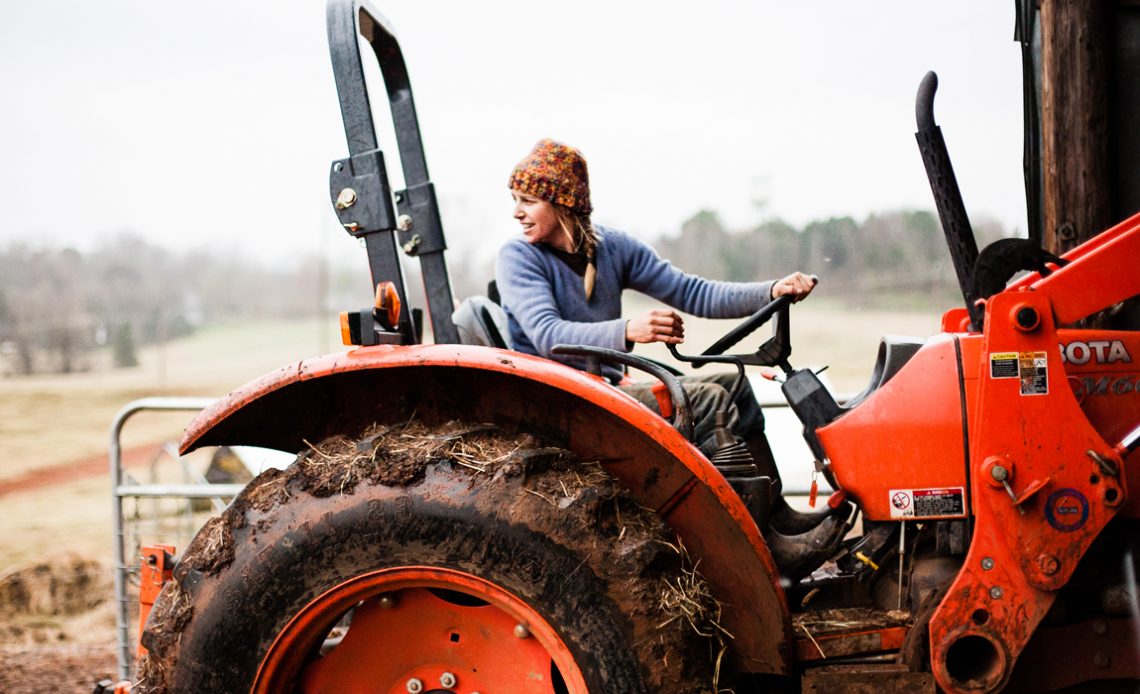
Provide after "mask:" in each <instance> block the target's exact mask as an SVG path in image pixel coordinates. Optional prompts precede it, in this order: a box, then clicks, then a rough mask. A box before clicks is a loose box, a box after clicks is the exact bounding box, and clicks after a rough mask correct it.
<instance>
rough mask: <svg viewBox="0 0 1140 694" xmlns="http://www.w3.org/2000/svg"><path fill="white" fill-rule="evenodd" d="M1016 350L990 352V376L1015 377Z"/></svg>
mask: <svg viewBox="0 0 1140 694" xmlns="http://www.w3.org/2000/svg"><path fill="white" fill-rule="evenodd" d="M1018 375H1019V374H1018V370H1017V352H994V353H992V354H990V378H1017V377H1018Z"/></svg>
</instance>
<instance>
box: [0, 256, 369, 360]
mask: <svg viewBox="0 0 1140 694" xmlns="http://www.w3.org/2000/svg"><path fill="white" fill-rule="evenodd" d="M357 279H358V280H361V281H362V283H363V285H364V286H363V289H364V290H365V291H367V282H366V276H365V277H364V278H357ZM348 281H349V280H347V279H346V278H344V277H342V276H340V275H334V276H331V277H330V271H329V269H328V268H327V267H326V263H324V262H322V261H321V259H320V258H318V257H316V256H302V257H300V258H298V260H297V261H295V262H293V263H290V264H289V265H288V266H287V267H272V266H266V265H265V264H262V263H259V262H255V261H254V260H251V259H249V258H242V257H234V256H232V255H224V254H221V253H217V252H211V251H194V252H188V253H176V252H173V251H170V250H168V249H165V248H162V247H160V246H157V245H154V244H152V243H149V242H147V241H145V240H143V239H141V238H140V237H138V236H135V235H131V234H123V235H120V236H117V237H115V238H113V239H111V240H109V241H106V242H104V243H102V244H100V245H99V246H97V247H96V248H95V249H94V250H92V251H90V252H86V253H84V252H80V251H77V250H74V249H71V248H62V249H60V248H48V247H33V246H31V245H29V244H25V243H13V244H9V245H8V246H7V247H3V248H0V373H3V374H9V375H10V374H33V373H70V372H74V371H84V370H88V369H91V368H93V367H94V366H95V363H94V361H95V360H97V359H103V360H104V361H106V360H108V359H109V360H110V361H111V364H112V365H113V366H133V365H135V364H137V360H138V353H137V348H138V347H139V346H141V345H145V344H150V343H155V342H161V341H165V340H171V339H174V338H177V337H181V336H184V335H187V334H189V333H190V332H192V331H193V330H195V329H196V328H198V327H200V326H203V325H210V324H219V323H232V322H236V321H243V320H248V321H258V320H266V319H281V318H295V317H304V316H312V315H315V314H317V313H318V312H320V311H321V310H322V309H323V308H324V307H323V305H322V304H323V302H324V301H326V300H327V297H328V295H329V294H330V292H331V293H336V292H337V291H338V287H340V286H341V285H343V284H345V283H346V282H348Z"/></svg>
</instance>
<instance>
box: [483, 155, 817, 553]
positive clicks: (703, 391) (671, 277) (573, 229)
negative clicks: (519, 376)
mask: <svg viewBox="0 0 1140 694" xmlns="http://www.w3.org/2000/svg"><path fill="white" fill-rule="evenodd" d="M509 187H510V190H511V195H512V197H513V199H514V201H515V211H514V218H515V219H516V220H517V221H518V222H519V224H520V225H521V226H522V236H521V237H516V238H514V239H511V240H510V241H508V242H507V243H506V244H505V245H504V246H503V248H502V249H501V250H500V252H499V257H498V263H497V265H496V281H497V283H498V288H499V292H500V294H501V296H502V304H503V309H504V310H505V311H506V314H507V321H508V327H509V330H510V341H511V345H512V347H513V348H514V349H515V350H517V351H520V352H524V353H527V354H535V355H539V356H543V357H546V358H548V359H556V360H559V361H562V362H564V363H567V364H569V365H571V366H575V367H577V368H585V362H584V360H582V359H580V358H574V357H562V356H556V355H552V354H551V353H550V350H551V348H552V347H554V345H557V344H578V345H592V346H596V347H607V348H609V349H614V350H619V351H624V352H628V351H630V350H631V349H632V347H633V345H634V343H650V342H665V343H672V344H677V343H680V342H682V341H683V340H684V337H685V326H684V321H683V320H682V318H681V316H680V315H679V314H678V313H677V312H676V311H673V310H669V309H654V310H651V311H648V312H646V313H644V314H642V315H640V316H637V317H635V318H632V319H625V318H622V316H621V294H622V291H623V290H625V289H633V290H636V291H639V292H641V293H643V294H646V295H648V296H650V297H653V298H654V299H657V300H659V301H661V302H663V303H665V304H667V305H669V306H672V307H673V308H675V309H678V310H680V311H684V312H685V313H691V314H693V315H696V316H701V317H706V318H740V317H744V316H748V315H750V314H752V313H754V312H756V311H757V310H759V309H760V308H762V307H763V306H764V305H765V304H767V303H768V302H769V301H771V300H772V299H774V298H775V297H778V296H785V295H787V296H792V297H794V300H795V301H799V300H801V299H803V298H804V297H806V296H807V295H808V294H810V293H811V291H812V289H813V288H814V287H815V284H816V281H817V280H816V278H815V277H812V276H810V275H805V274H804V273H801V272H794V273H792V274H790V275H788V276H787V277H784V278H783V279H780V280H775V281H768V282H751V283H740V282H717V281H712V280H706V279H704V278H701V277H697V276H695V275H689V274H686V273H684V272H682V271H681V270H679V269H677V268H676V267H674V266H673V265H672V264H670V263H669V262H668V261H666V260H663V259H661V258H660V257H659V256H658V255H657V254H656V252H655V251H654V250H653V249H652V248H650V247H649V246H648V245H646V244H645V243H643V242H641V241H639V240H637V239H636V238H634V237H632V236H630V235H628V234H626V233H624V232H621V231H618V230H616V229H611V228H608V227H603V226H600V225H595V224H593V223H592V222H591V221H590V213H591V212H592V211H593V207H592V206H591V204H590V186H589V175H588V173H587V170H586V160H585V159H584V158H583V157H582V154H581V153H580V152H579V151H578V150H576V149H574V148H573V147H569V146H567V145H564V144H561V143H558V142H555V141H553V140H542V141H540V142H539V143H538V144H537V145H535V147H534V149H533V150H532V151H531V152H530V154H528V155H527V156H526V157H525V158H524V159H523V160H522V161H520V162H519V164H518V165H517V166H516V167H515V169H514V171H513V172H512V173H511V177H510V183H509ZM603 371H604V373H605V375H606V376H607V377H609V378H611V380H613V381H614V382H615V383H616V382H617V381H618V380H619V379H620V377H621V372H620V370H619V369H618V368H617V367H615V366H609V365H607V366H603ZM734 376H735V374H714V375H712V376H707V377H692V376H690V377H685V378H683V379H682V383H683V385H684V387H685V389H686V391H687V393H688V394H689V398H690V401H691V404H692V409H693V419H694V429H695V431H694V440H695V442H696V443H697V445H698V446H700V448H701V450H702V452H704V454H705V455H706V456H707V457H710V458H711V457H712V455H713V454H714V453H715V452H716V448H717V445H716V437H715V433H714V432H715V424H714V422H715V413H716V411H717V410H718V409H721V408H726V409H727V411H728V413H729V421H728V423H727V424H728V426H729V428H730V429H731V431H732V432H733V433H734V434H735V435H736V436H738V437H739V438H740V439H741V440H743V441H744V442H745V443H746V444H747V445H748V448H749V450H750V451H751V452H752V454H753V457H754V459H755V460H756V463H757V465H758V466H759V468H760V472H761V474H763V475H767V476H768V477H770V478H771V479H772V480H773V483H774V486H776V488H777V490H778V482H779V474H778V472H777V470H776V467H775V464H774V461H773V460H772V456H771V451H770V449H769V448H768V443H767V440H766V439H765V437H764V420H763V416H762V414H761V412H760V407H759V406H758V405H757V403H756V399H755V396H754V395H753V394H752V389H751V388H750V387H749V386H748V383H747V381H745V384H744V385H745V387H744V388H743V389H742V392H741V394H740V396H739V397H738V398H737V399H736V401H735V403H730V402H728V401H729V398H730V395H729V391H728V389H727V386H729V385H730V384H731V382H732V379H733V377H734ZM623 389H624V390H626V391H627V392H629V393H630V394H631V395H633V396H634V397H636V398H637V399H638V400H640V401H641V402H643V403H644V404H645V405H647V406H648V407H650V408H652V409H653V410H655V411H659V410H657V402H656V399H655V398H654V396H653V395H652V392H651V390H650V388H649V387H648V386H638V385H634V386H623ZM777 498H778V503H777V506H776V507H775V508H774V509H773V510H774V511H775V513H774V515H773V518H772V522H773V525H774V526H777V527H779V526H780V525H783V526H784V527H783V528H780V529H781V530H783V531H784V532H793V533H799V532H803V531H804V530H809V529H811V528H813V527H815V526H817V525H818V524H819V523H820V522H821V521H822V517H817V516H815V515H814V514H813V515H811V516H802V515H799V514H795V513H794V512H791V511H790V509H787V507H786V505H785V504H783V503H782V498H781V497H777Z"/></svg>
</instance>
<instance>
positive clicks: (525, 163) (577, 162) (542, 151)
mask: <svg viewBox="0 0 1140 694" xmlns="http://www.w3.org/2000/svg"><path fill="white" fill-rule="evenodd" d="M507 187H508V188H510V189H511V190H514V191H518V192H520V193H525V194H527V195H533V196H534V197H536V198H539V199H540V200H545V201H547V202H549V203H552V204H555V205H562V206H563V207H568V208H570V209H571V210H573V211H575V212H577V213H578V214H590V212H592V211H593V210H594V208H593V207H592V206H591V205H590V175H589V173H587V171H586V159H585V158H584V157H583V156H582V153H581V152H579V151H578V150H576V149H574V148H573V147H570V146H568V145H564V144H562V143H561V142H555V141H554V140H550V139H545V140H539V142H538V144H537V145H535V146H534V149H533V150H531V152H530V154H528V155H526V157H525V158H524V159H523V160H522V161H520V162H519V163H518V165H517V166H515V170H514V171H512V172H511V180H510V183H509V184H508V186H507Z"/></svg>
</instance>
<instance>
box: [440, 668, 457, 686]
mask: <svg viewBox="0 0 1140 694" xmlns="http://www.w3.org/2000/svg"><path fill="white" fill-rule="evenodd" d="M439 684H440V686H441V687H447V688H448V689H451V688H452V687H454V686H455V675H453V674H451V673H450V672H445V673H443V674H442V675H440V676H439Z"/></svg>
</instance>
